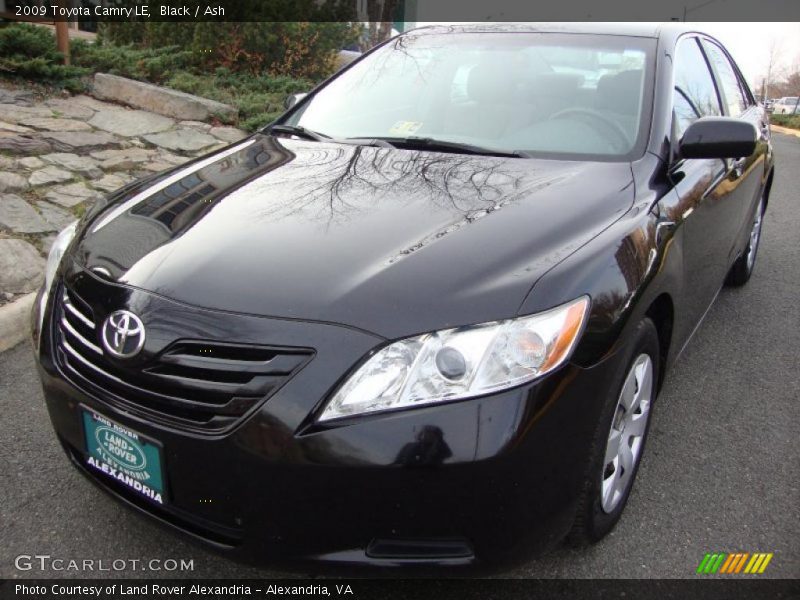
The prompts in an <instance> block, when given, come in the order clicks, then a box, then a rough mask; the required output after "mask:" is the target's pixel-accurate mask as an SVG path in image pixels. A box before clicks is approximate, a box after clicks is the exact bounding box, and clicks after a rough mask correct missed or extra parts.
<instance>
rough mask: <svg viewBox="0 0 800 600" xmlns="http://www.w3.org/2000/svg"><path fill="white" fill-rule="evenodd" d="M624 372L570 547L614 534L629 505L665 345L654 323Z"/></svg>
mask: <svg viewBox="0 0 800 600" xmlns="http://www.w3.org/2000/svg"><path fill="white" fill-rule="evenodd" d="M628 348H629V349H628V353H627V354H626V359H627V360H626V361H625V362H624V363H623V364H624V365H625V369H624V371H622V372H621V373H620V374H619V375H618V377H617V385H616V386H614V387H613V388H612V390H611V391H610V393H609V394H608V396H607V398H606V403H605V406H604V408H603V413H602V417H601V419H600V422H599V424H598V428H597V430H596V431H595V436H594V443H593V445H592V456H591V458H590V461H589V469H588V471H587V475H586V479H585V481H584V485H583V493H582V496H581V501H580V503H579V507H578V512H577V514H576V517H575V522H574V524H573V526H572V531H570V534H569V536H568V541H569V542H571V543H572V544H576V545H583V544H587V543H594V542H597V541H599V540H600V539H602V538H603V537H604V536H605V535H606V534H608V533H609V532H610V531H611V530H612V529H613V528H614V526H615V525H616V524H617V521H619V519H620V517H621V516H622V511H623V510H624V508H625V504H626V503H627V501H628V496H629V495H630V492H631V488H632V486H633V481H634V479H635V478H636V473H637V471H638V469H639V463H640V461H641V458H642V453H643V452H644V446H645V440H646V438H647V432H648V431H649V428H650V413H651V408H652V404H653V401H654V400H655V397H656V389H657V386H656V382H657V381H658V365H659V344H658V333H657V332H656V327H655V325H654V324H653V322H652V321H651V320H650V319H644V320H642V321H641V322H640V323H639V325H638V326H637V328H636V331H635V333H634V336H633V340H632V342H631V344H629V345H628Z"/></svg>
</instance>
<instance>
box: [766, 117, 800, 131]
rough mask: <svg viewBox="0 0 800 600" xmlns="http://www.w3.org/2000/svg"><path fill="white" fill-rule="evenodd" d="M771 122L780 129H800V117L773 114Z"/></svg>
mask: <svg viewBox="0 0 800 600" xmlns="http://www.w3.org/2000/svg"><path fill="white" fill-rule="evenodd" d="M769 122H770V123H772V124H773V125H778V126H780V127H788V128H789V129H800V115H776V114H772V115H770V117H769Z"/></svg>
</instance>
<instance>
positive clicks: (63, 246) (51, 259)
mask: <svg viewBox="0 0 800 600" xmlns="http://www.w3.org/2000/svg"><path fill="white" fill-rule="evenodd" d="M77 225H78V222H77V221H75V222H74V223H72V224H70V225H67V227H65V228H64V230H63V231H62V232H61V233H59V234H58V235H57V236H56V239H55V241H54V242H53V245H52V247H51V248H50V254H48V256H47V266H46V267H45V270H44V285H42V293H41V296H40V298H39V306H38V310H39V314H38V315H37V321H38V326H39V331H41V330H42V319H44V309H45V308H46V307H47V298H48V297H49V296H50V288H51V287H53V279H55V277H56V271H58V266H59V265H60V264H61V259H62V258H63V257H64V252H66V250H67V247H68V246H69V243H70V242H71V241H72V238H74V237H75V229H76V227H77Z"/></svg>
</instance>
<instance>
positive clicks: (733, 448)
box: [0, 134, 800, 578]
mask: <svg viewBox="0 0 800 600" xmlns="http://www.w3.org/2000/svg"><path fill="white" fill-rule="evenodd" d="M775 146H776V151H777V153H778V165H777V168H778V171H777V173H778V174H777V177H776V180H775V185H774V189H773V195H772V200H771V203H770V207H769V212H768V213H767V217H766V221H765V226H764V238H763V242H762V247H761V251H760V254H759V264H758V266H757V268H756V272H755V274H754V276H753V279H752V280H751V282H750V284H749V285H748V286H746V287H745V288H744V289H740V290H723V292H722V293H721V294H720V296H719V298H718V300H717V302H716V304H715V306H714V307H713V308H712V309H711V310H710V312H709V314H708V316H707V318H706V320H705V322H704V323H703V325H702V326H701V327H700V329H699V330H698V332H697V334H696V336H695V338H694V339H693V340H692V342H691V344H690V346H689V347H688V349H687V350H686V352H685V353H684V355H683V356H682V357H681V359H680V361H679V362H678V364H677V365H676V368H675V369H674V370H673V371H672V373H671V374H670V376H669V378H668V379H667V382H666V386H665V388H664V391H663V394H662V396H661V400H660V403H659V405H658V406H657V407H656V412H655V415H654V417H655V421H654V424H653V427H652V430H651V439H650V440H649V445H648V449H647V452H646V454H645V457H644V461H643V463H642V466H641V470H640V472H639V478H638V482H637V485H636V487H635V489H634V492H633V495H632V497H631V500H630V503H629V505H628V508H627V511H626V513H625V516H624V517H623V519H622V521H621V523H620V524H619V526H618V527H617V529H616V530H615V531H614V533H613V534H612V535H611V536H610V537H609V538H607V539H606V540H604V541H603V542H602V543H600V544H598V545H596V546H594V547H592V548H589V549H584V550H567V549H559V550H557V551H555V552H554V553H552V554H550V555H548V556H546V557H544V558H541V559H539V560H535V561H532V562H529V563H527V564H526V565H525V566H522V567H519V568H517V569H515V570H513V571H511V572H509V573H508V574H507V575H508V576H513V577H631V578H639V577H642V578H646V577H693V576H694V571H695V569H696V567H697V565H698V563H699V562H700V560H701V558H702V557H703V554H704V553H706V552H713V551H722V552H734V551H746V552H755V551H761V552H774V553H775V557H774V559H773V560H772V563H771V564H770V566H769V568H768V569H767V572H766V573H765V575H764V576H773V577H794V578H796V577H800V508H798V507H800V445H798V440H800V371H799V370H798V366H800V361H798V356H799V355H800V303H799V302H798V297H800V139H798V138H793V137H789V136H785V135H781V134H776V135H775ZM0 407H2V413H1V414H2V417H0V440H2V443H1V444H0V481H1V482H2V485H0V529H1V532H0V538H1V539H2V544H0V577H18V576H20V577H24V576H39V577H41V576H50V575H56V576H57V575H62V576H64V575H72V576H78V575H80V573H75V572H64V573H53V572H50V573H47V572H45V573H42V572H41V571H38V570H32V571H26V572H20V571H17V570H15V568H14V566H13V559H14V557H15V556H17V555H19V554H50V555H52V556H53V557H60V558H67V559H69V558H93V559H95V560H97V559H104V560H105V561H108V562H110V561H111V560H113V559H117V558H125V559H140V560H150V559H167V558H178V559H180V558H183V559H193V560H194V567H195V569H194V572H193V573H189V574H191V575H195V576H200V577H212V576H213V577H226V578H227V577H231V578H234V577H248V576H249V577H266V576H277V575H281V574H280V573H277V572H275V571H266V570H265V571H259V570H255V569H251V568H247V567H242V566H239V565H236V564H233V563H231V562H229V561H227V560H224V559H222V558H220V557H218V556H215V555H213V554H211V553H209V552H206V551H205V550H202V549H198V548H196V547H194V546H192V545H190V544H188V543H186V542H185V541H184V539H183V538H181V537H180V536H178V535H174V534H172V533H168V532H165V531H162V530H161V529H159V528H158V527H156V526H155V525H153V524H151V523H150V522H148V521H146V520H143V519H141V518H139V517H137V516H135V515H133V514H130V513H129V512H128V511H126V510H123V509H122V508H121V507H119V506H118V505H117V504H116V503H115V502H113V501H112V500H111V499H109V498H107V497H106V496H105V495H103V494H102V493H101V492H99V491H97V490H96V489H95V488H94V486H91V485H90V484H89V483H87V482H86V481H85V480H84V479H83V478H82V477H81V476H80V475H78V473H76V472H75V471H74V470H73V469H72V468H71V467H70V466H69V464H68V463H67V460H66V458H65V457H64V456H63V455H62V453H61V451H60V449H59V448H58V447H57V445H56V441H55V438H54V436H53V434H52V432H51V430H50V424H49V422H48V418H47V414H46V412H45V410H44V408H43V402H42V397H41V393H40V390H39V385H38V382H37V379H36V376H35V374H34V367H33V359H32V356H31V351H30V348H29V347H28V345H27V344H23V345H21V346H18V347H16V348H15V349H13V350H11V351H9V352H6V353H4V354H2V355H0ZM159 574H165V575H172V576H175V575H176V573H163V572H162V573H154V572H142V571H132V570H127V571H124V572H121V573H120V575H128V576H134V577H135V576H146V577H152V576H157V575H159ZM84 575H89V576H90V575H91V574H84Z"/></svg>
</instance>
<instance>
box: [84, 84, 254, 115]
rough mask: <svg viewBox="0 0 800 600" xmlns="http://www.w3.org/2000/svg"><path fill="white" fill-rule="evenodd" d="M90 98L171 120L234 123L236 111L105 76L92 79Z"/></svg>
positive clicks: (208, 101) (172, 92)
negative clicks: (216, 117)
mask: <svg viewBox="0 0 800 600" xmlns="http://www.w3.org/2000/svg"><path fill="white" fill-rule="evenodd" d="M92 95H93V96H94V97H95V98H98V99H99V100H111V101H113V102H120V103H122V104H127V105H128V106H133V107H134V108H141V109H144V110H148V111H150V112H154V113H157V114H160V115H164V116H166V117H172V118H173V119H183V120H189V121H208V120H210V119H211V118H212V117H214V116H222V117H224V118H226V119H228V120H235V119H236V118H237V117H238V115H239V110H238V109H237V108H234V107H233V106H230V105H228V104H223V103H222V102H217V101H215V100H209V99H208V98H201V97H200V96H194V95H192V94H186V93H184V92H179V91H177V90H171V89H169V88H164V87H160V86H157V85H153V84H151V83H144V82H142V81H136V80H133V79H127V78H126V77H119V76H118V75H110V74H109V73H97V74H95V76H94V85H93V86H92Z"/></svg>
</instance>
